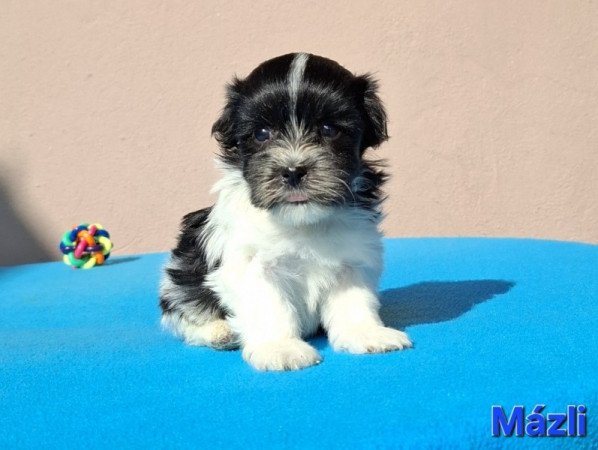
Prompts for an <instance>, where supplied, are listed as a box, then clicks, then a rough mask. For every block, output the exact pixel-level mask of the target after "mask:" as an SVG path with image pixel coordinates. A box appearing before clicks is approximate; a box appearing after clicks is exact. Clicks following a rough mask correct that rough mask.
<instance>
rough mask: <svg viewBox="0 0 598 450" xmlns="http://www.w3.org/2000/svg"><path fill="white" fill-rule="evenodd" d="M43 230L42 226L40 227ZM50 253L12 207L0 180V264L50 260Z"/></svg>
mask: <svg viewBox="0 0 598 450" xmlns="http://www.w3.org/2000/svg"><path fill="white" fill-rule="evenodd" d="M40 230H43V227H40ZM52 259H56V258H53V257H52V255H51V254H50V253H49V252H48V251H47V250H46V249H45V248H44V247H43V245H42V244H41V243H40V242H39V241H38V240H37V239H36V237H35V233H34V232H33V231H32V230H31V228H30V227H28V226H27V225H26V224H25V222H24V221H23V220H22V219H21V218H20V217H19V214H18V213H17V212H16V211H15V210H14V209H13V207H12V205H11V202H10V196H9V194H8V189H7V188H6V187H5V185H4V183H3V182H2V180H0V266H11V265H16V264H27V263H35V262H43V261H50V260H52Z"/></svg>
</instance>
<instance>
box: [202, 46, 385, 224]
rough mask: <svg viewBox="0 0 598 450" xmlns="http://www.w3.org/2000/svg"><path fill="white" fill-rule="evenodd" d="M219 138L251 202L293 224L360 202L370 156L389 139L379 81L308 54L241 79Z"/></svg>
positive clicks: (266, 66) (221, 122)
mask: <svg viewBox="0 0 598 450" xmlns="http://www.w3.org/2000/svg"><path fill="white" fill-rule="evenodd" d="M212 131H213V132H214V133H215V134H216V138H217V139H218V141H219V142H220V144H221V147H222V151H223V154H222V158H223V159H224V161H225V162H226V163H228V164H229V165H232V166H234V167H235V168H238V169H240V170H242V172H243V176H244V178H245V180H246V181H247V184H248V186H249V191H250V195H251V201H252V203H253V204H254V205H255V206H256V207H258V208H263V209H269V210H271V211H272V212H273V213H274V214H275V215H277V216H279V217H281V218H287V219H290V220H291V221H293V222H297V221H299V222H302V221H303V222H305V221H307V222H313V221H317V220H318V219H319V218H320V217H322V216H323V215H326V214H327V213H329V212H330V211H331V210H332V209H333V208H334V206H338V205H342V204H345V203H347V202H351V201H352V200H354V198H355V192H354V190H355V189H354V185H355V183H356V182H357V178H358V177H359V175H360V173H361V170H362V159H361V158H362V155H363V152H364V150H365V149H366V148H367V147H370V146H377V145H378V144H380V143H381V142H382V141H384V140H385V139H386V138H387V134H386V116H385V112H384V109H383V107H382V104H381V102H380V100H379V98H378V96H377V94H376V84H375V82H374V81H372V80H371V79H370V78H369V77H368V76H354V75H352V74H351V73H350V72H349V71H347V70H346V69H344V68H343V67H341V66H340V65H339V64H337V63H336V62H334V61H331V60H329V59H326V58H322V57H318V56H314V55H308V54H305V53H295V54H289V55H284V56H280V57H278V58H274V59H271V60H269V61H266V62H264V63H263V64H261V65H260V66H258V67H257V68H256V69H255V70H254V71H253V72H251V73H250V74H249V76H248V77H247V78H245V79H243V80H239V79H236V80H234V82H233V83H232V84H231V85H230V86H229V87H228V102H227V104H226V107H225V108H224V111H223V113H222V116H221V117H220V118H219V119H218V121H217V122H216V123H215V124H214V127H213V130H212Z"/></svg>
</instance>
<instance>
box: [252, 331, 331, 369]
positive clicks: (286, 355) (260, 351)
mask: <svg viewBox="0 0 598 450" xmlns="http://www.w3.org/2000/svg"><path fill="white" fill-rule="evenodd" d="M243 358H244V359H245V361H247V362H248V363H249V364H251V365H252V366H253V367H255V368H256V369H257V370H298V369H303V368H304V367H309V366H313V365H314V364H319V363H320V362H321V361H322V358H321V356H320V354H319V353H318V352H317V350H316V349H315V348H313V347H312V346H311V345H309V344H308V343H307V342H304V341H302V340H301V339H296V338H291V339H282V340H279V341H272V342H267V343H264V344H259V345H247V346H246V347H245V348H244V349H243Z"/></svg>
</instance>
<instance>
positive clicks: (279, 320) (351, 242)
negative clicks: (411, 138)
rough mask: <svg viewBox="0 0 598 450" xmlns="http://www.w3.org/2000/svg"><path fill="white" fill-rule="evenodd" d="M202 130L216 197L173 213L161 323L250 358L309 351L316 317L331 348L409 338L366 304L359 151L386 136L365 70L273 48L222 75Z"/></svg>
mask: <svg viewBox="0 0 598 450" xmlns="http://www.w3.org/2000/svg"><path fill="white" fill-rule="evenodd" d="M212 132H213V133H214V134H215V136H216V139H217V140H218V142H219V143H220V147H221V154H220V160H219V166H220V169H221V170H222V172H223V177H222V179H221V180H220V181H219V182H218V183H217V184H216V186H215V187H214V192H216V193H217V194H218V199H217V201H216V203H215V205H214V206H212V207H211V208H206V209H202V210H200V211H196V212H193V213H190V214H188V215H186V216H185V218H184V219H183V223H182V232H181V235H180V237H179V242H178V245H177V247H176V248H175V249H174V250H173V251H172V255H171V258H170V261H169V262H168V264H167V266H166V268H165V274H164V277H163V279H162V283H161V287H160V305H161V307H162V324H163V325H164V326H165V327H166V328H168V329H170V330H172V331H173V332H174V333H175V334H176V335H178V336H180V337H181V338H183V339H184V340H185V342H187V343H188V344H191V345H206V346H210V347H213V348H218V349H226V348H235V347H238V346H240V347H241V348H242V350H243V357H244V358H245V360H246V361H248V362H249V363H250V364H251V365H252V366H254V367H255V368H257V369H260V370H292V369H300V368H303V367H307V366H310V365H312V364H317V363H319V362H320V361H321V357H320V355H319V354H318V352H317V350H316V349H314V348H313V347H312V346H310V345H309V344H308V343H306V342H305V341H304V340H303V339H302V338H304V337H306V336H310V335H312V334H314V333H315V332H316V331H317V330H318V329H319V328H320V326H321V327H322V328H323V329H324V330H325V331H326V332H327V334H328V338H329V340H330V343H331V344H332V346H333V348H334V349H336V350H340V351H347V352H351V353H378V352H386V351H391V350H400V349H403V348H406V347H410V346H411V342H410V341H409V338H408V337H407V335H406V334H405V333H403V332H401V331H398V330H395V329H392V328H387V327H385V326H384V325H383V323H382V321H381V320H380V317H379V315H378V309H379V302H378V298H377V295H376V287H377V283H378V278H379V276H380V272H381V270H382V244H381V234H380V231H379V230H378V224H379V222H380V219H381V211H380V204H381V201H382V199H383V197H382V193H381V190H380V188H381V186H382V184H383V182H384V180H385V174H384V173H383V172H382V171H381V170H380V169H379V167H378V166H377V165H376V164H374V163H372V162H368V161H366V160H364V159H363V154H364V152H365V151H366V149H368V148H369V147H376V146H378V145H379V144H380V143H382V142H383V141H385V140H386V139H387V138H388V136H387V132H386V114H385V111H384V108H383V106H382V103H381V101H380V99H379V98H378V95H377V94H376V82H375V81H373V80H372V78H371V77H370V76H368V75H364V76H354V75H353V74H351V73H350V72H349V71H348V70H346V69H344V68H343V67H341V66H340V65H339V64H338V63H336V62H334V61H332V60H330V59H326V58H322V57H320V56H315V55H310V54H306V53H293V54H288V55H283V56H280V57H278V58H274V59H271V60H269V61H266V62H264V63H262V64H261V65H260V66H258V67H257V68H256V69H255V70H254V71H253V72H251V73H250V74H249V75H248V76H247V78H245V79H234V80H233V82H232V84H230V85H229V86H228V91H227V103H226V106H225V108H224V110H223V112H222V115H221V117H220V118H219V119H218V120H217V121H216V123H215V124H214V126H213V128H212Z"/></svg>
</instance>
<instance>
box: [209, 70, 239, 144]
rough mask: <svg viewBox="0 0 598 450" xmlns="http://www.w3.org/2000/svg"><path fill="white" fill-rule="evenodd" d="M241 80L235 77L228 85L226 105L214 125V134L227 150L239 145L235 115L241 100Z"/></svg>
mask: <svg viewBox="0 0 598 450" xmlns="http://www.w3.org/2000/svg"><path fill="white" fill-rule="evenodd" d="M240 90H241V81H240V80H239V79H238V78H235V79H234V80H233V81H232V83H231V84H229V85H228V86H227V87H226V105H225V106H224V109H223V110H222V113H221V114H220V117H219V118H218V120H216V122H214V125H212V135H213V136H214V137H215V138H216V140H217V141H218V143H219V144H220V147H221V148H222V150H224V151H225V152H226V151H227V150H234V149H236V147H237V136H236V130H235V115H236V111H237V108H238V106H239V101H240V97H241V96H240Z"/></svg>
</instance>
